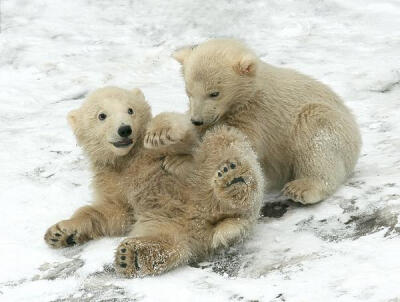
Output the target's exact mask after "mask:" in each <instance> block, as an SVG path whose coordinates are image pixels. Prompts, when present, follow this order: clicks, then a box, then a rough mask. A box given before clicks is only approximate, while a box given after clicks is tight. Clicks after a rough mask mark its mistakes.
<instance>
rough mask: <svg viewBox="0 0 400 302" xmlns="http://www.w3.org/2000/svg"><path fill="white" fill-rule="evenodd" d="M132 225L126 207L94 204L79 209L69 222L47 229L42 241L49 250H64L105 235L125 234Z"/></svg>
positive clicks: (61, 222) (64, 221) (65, 221)
mask: <svg viewBox="0 0 400 302" xmlns="http://www.w3.org/2000/svg"><path fill="white" fill-rule="evenodd" d="M132 223H133V221H132V215H131V214H130V211H129V209H127V208H126V207H122V206H118V205H115V204H108V203H107V204H106V203H102V204H94V205H92V206H85V207H82V208H79V209H78V210H77V211H76V212H75V213H74V215H73V216H72V217H71V218H70V219H67V220H62V221H60V222H58V223H56V224H55V225H53V226H51V227H50V228H49V229H48V230H47V232H46V234H45V235H44V240H45V241H46V243H47V244H48V245H49V246H51V247H53V248H61V247H68V246H73V245H75V244H81V243H84V242H86V241H89V240H91V239H95V238H99V237H102V236H106V235H108V236H118V235H123V234H126V233H127V232H128V231H129V230H130V228H131V226H132Z"/></svg>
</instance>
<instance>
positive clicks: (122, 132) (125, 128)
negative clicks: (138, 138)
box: [118, 125, 132, 137]
mask: <svg viewBox="0 0 400 302" xmlns="http://www.w3.org/2000/svg"><path fill="white" fill-rule="evenodd" d="M118 134H119V136H121V137H128V136H129V135H131V134H132V128H131V126H129V125H122V126H121V127H119V128H118Z"/></svg>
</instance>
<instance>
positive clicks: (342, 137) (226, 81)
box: [146, 39, 361, 204]
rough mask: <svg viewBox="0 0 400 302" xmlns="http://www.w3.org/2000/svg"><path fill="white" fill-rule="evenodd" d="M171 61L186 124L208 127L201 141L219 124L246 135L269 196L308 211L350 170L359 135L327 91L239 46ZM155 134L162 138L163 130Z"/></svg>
mask: <svg viewBox="0 0 400 302" xmlns="http://www.w3.org/2000/svg"><path fill="white" fill-rule="evenodd" d="M174 58H175V59H176V60H177V61H178V62H180V63H181V64H182V72H183V77H184V80H185V84H186V92H187V95H188V97H189V103H190V110H189V112H188V116H187V117H186V118H187V120H189V119H191V120H192V121H193V122H194V123H197V124H199V123H203V124H202V125H200V126H198V127H197V128H196V132H197V133H198V134H199V135H200V136H201V135H203V134H204V133H205V131H206V130H208V129H211V128H213V127H216V126H218V125H229V126H233V127H235V128H237V129H239V130H240V131H242V132H243V133H245V134H246V135H247V136H248V138H249V140H250V142H251V145H252V147H253V148H254V150H255V151H256V153H257V155H258V157H259V159H260V161H261V165H262V167H263V169H264V172H265V175H266V176H267V178H268V180H269V181H268V185H269V188H270V189H273V188H275V189H276V188H278V189H279V188H282V187H283V193H284V194H285V195H286V196H288V197H289V198H291V199H293V200H295V201H298V202H301V203H304V204H311V203H315V202H318V201H321V200H322V199H324V198H326V197H328V196H329V195H330V194H332V193H333V192H334V191H335V190H336V189H337V187H338V186H339V185H340V184H341V183H342V182H343V181H344V180H345V179H346V178H347V177H348V176H349V175H350V174H351V172H352V171H353V169H354V166H355V164H356V162H357V159H358V156H359V152H360V147H361V137H360V133H359V129H358V126H357V124H356V122H355V119H354V117H353V115H352V114H351V113H350V111H349V109H348V108H347V107H346V106H345V105H344V104H343V102H342V101H341V99H340V98H339V97H338V96H337V95H336V94H335V93H334V92H332V90H331V89H330V88H329V87H327V86H326V85H324V84H322V83H320V82H318V81H316V80H314V79H311V78H310V77H308V76H305V75H302V74H300V73H298V72H296V71H294V70H291V69H286V68H278V67H274V66H271V65H269V64H267V63H265V62H263V61H261V60H260V59H258V58H257V56H256V55H255V54H254V53H253V52H252V51H251V50H249V49H248V48H247V47H246V46H245V45H244V44H242V43H240V42H238V41H235V40H224V39H216V40H210V41H207V42H205V43H203V44H200V45H198V46H195V47H185V48H182V49H180V50H178V51H176V52H175V53H174ZM215 92H219V95H218V96H215ZM213 93H214V96H213V95H212V94H213ZM151 128H152V129H155V130H156V131H158V132H160V131H161V129H160V127H158V125H152V126H151ZM154 133H155V132H150V133H148V136H150V137H152V139H151V140H150V141H149V143H148V144H147V145H146V147H148V148H153V149H154V148H157V144H158V141H159V140H158V136H157V135H155V136H154V137H153V134H154ZM175 170H177V172H176V173H177V175H179V172H180V171H179V170H178V169H175ZM170 172H175V171H174V167H172V168H171V171H170Z"/></svg>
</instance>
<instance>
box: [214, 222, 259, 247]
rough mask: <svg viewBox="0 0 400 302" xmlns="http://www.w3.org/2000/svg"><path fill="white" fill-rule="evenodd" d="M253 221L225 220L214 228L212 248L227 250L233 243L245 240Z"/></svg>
mask: <svg viewBox="0 0 400 302" xmlns="http://www.w3.org/2000/svg"><path fill="white" fill-rule="evenodd" d="M252 224H253V221H252V220H251V219H246V218H225V219H224V220H222V221H220V222H218V224H217V225H216V226H215V228H214V234H213V237H212V243H211V246H212V248H213V249H218V248H226V247H228V246H230V245H231V244H232V243H235V242H238V241H240V240H243V239H244V238H245V237H246V236H247V234H248V232H249V230H250V228H251V226H252Z"/></svg>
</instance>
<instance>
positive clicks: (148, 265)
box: [115, 221, 191, 278]
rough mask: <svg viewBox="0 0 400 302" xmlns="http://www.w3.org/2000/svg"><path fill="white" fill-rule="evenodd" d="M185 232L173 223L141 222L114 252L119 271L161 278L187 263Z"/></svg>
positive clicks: (130, 275) (131, 274)
mask: <svg viewBox="0 0 400 302" xmlns="http://www.w3.org/2000/svg"><path fill="white" fill-rule="evenodd" d="M184 233H185V232H184V230H182V229H181V228H179V227H177V226H176V225H173V224H172V223H171V224H170V223H168V222H164V223H162V222H161V223H160V222H159V221H155V222H151V221H147V222H145V223H143V224H142V223H140V222H138V223H137V224H135V227H134V229H133V230H132V232H131V233H130V235H131V236H132V237H128V238H127V239H125V240H124V241H122V242H121V244H120V245H119V246H118V248H117V250H116V253H115V267H116V269H117V271H118V272H119V273H121V274H123V275H124V276H126V277H129V278H132V277H133V278H135V277H144V276H149V275H159V274H161V273H163V272H166V271H169V270H171V269H173V268H175V267H177V266H179V265H182V264H185V263H187V262H188V260H189V258H190V255H191V252H190V250H189V244H188V240H187V239H185V235H184Z"/></svg>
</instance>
